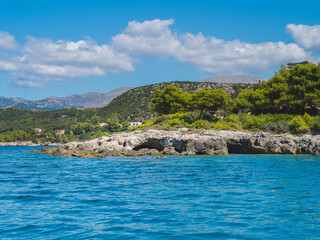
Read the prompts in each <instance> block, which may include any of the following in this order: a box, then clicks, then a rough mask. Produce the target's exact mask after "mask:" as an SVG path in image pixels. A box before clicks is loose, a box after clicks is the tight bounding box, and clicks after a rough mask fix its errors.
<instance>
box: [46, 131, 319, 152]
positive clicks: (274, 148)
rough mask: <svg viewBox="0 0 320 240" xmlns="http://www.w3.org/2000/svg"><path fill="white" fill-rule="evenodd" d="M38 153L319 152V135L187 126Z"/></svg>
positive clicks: (140, 132) (122, 134)
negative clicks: (295, 134)
mask: <svg viewBox="0 0 320 240" xmlns="http://www.w3.org/2000/svg"><path fill="white" fill-rule="evenodd" d="M41 152H42V153H47V154H53V155H54V156H65V157H99V158H103V157H106V156H141V155H159V154H163V155H224V154H314V155H320V135H318V136H311V135H301V136H292V135H272V134H269V133H248V132H240V131H216V130H202V131H198V132H194V131H190V130H188V129H180V130H179V131H159V130H148V131H134V132H130V133H120V134H114V135H110V136H106V137H101V138H98V139H94V140H91V141H86V142H71V143H67V144H63V145H60V146H58V147H56V148H49V147H44V148H42V150H41Z"/></svg>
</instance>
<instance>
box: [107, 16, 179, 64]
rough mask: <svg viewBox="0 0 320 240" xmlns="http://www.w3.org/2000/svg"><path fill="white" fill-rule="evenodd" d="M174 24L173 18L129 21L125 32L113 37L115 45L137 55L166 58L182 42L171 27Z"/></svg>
mask: <svg viewBox="0 0 320 240" xmlns="http://www.w3.org/2000/svg"><path fill="white" fill-rule="evenodd" d="M172 24H173V20H172V19H169V20H160V19H155V20H152V21H144V22H142V23H140V22H136V21H132V22H129V24H128V27H127V28H126V29H125V30H124V33H122V34H118V35H116V36H114V37H113V38H112V40H113V46H114V47H115V48H116V49H117V50H119V51H123V52H127V53H130V54H133V55H137V56H144V57H150V58H166V57H168V56H170V55H172V54H173V53H174V51H175V49H176V48H177V47H178V46H179V44H180V42H179V41H178V39H177V36H176V35H175V34H173V33H172V31H171V30H170V29H169V26H171V25H172Z"/></svg>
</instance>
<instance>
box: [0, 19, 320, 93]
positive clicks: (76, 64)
mask: <svg viewBox="0 0 320 240" xmlns="http://www.w3.org/2000/svg"><path fill="white" fill-rule="evenodd" d="M173 23H174V21H173V20H172V19H169V20H160V19H155V20H151V21H144V22H137V21H132V22H129V23H128V26H127V28H126V29H125V30H124V31H123V32H122V33H120V34H118V35H115V36H114V37H112V41H111V43H110V44H108V45H107V44H97V43H96V42H95V41H94V40H92V39H90V38H88V39H85V40H79V41H70V40H59V41H56V42H55V41H53V40H51V39H37V38H34V37H27V40H26V43H25V44H24V45H21V47H19V48H18V45H17V43H16V42H15V39H14V37H13V36H11V35H10V34H9V33H7V32H0V50H1V49H2V52H1V51H0V71H9V72H11V73H12V74H11V83H13V84H16V85H18V86H23V87H41V86H44V85H45V83H46V82H48V81H64V80H68V79H78V78H84V77H89V76H104V75H106V74H107V73H108V72H114V73H119V72H128V71H134V67H133V63H134V61H135V59H137V58H138V57H148V58H157V59H164V58H167V57H173V58H175V59H176V60H177V61H178V62H180V63H182V64H187V65H190V66H192V67H195V68H197V69H199V70H200V71H203V72H208V73H211V74H240V73H248V74H252V73H266V72H269V71H272V70H274V69H275V68H278V67H279V66H280V65H281V64H286V63H287V62H291V61H292V62H294V61H301V60H315V59H319V56H314V55H312V52H306V51H305V50H304V49H303V48H302V47H299V46H298V45H297V44H295V43H290V44H286V43H283V42H263V43H256V44H252V43H246V42H241V41H240V40H233V41H225V40H223V39H218V38H216V37H214V36H205V35H203V34H202V33H199V34H196V35H194V34H190V33H182V34H177V33H176V32H175V31H173V30H172V29H171V27H172V25H173ZM287 30H288V31H289V32H290V33H291V34H292V35H293V38H294V40H295V41H296V42H297V43H298V44H300V45H301V46H303V47H304V48H306V49H310V50H320V37H319V36H320V25H319V26H305V25H294V24H289V25H288V26H287Z"/></svg>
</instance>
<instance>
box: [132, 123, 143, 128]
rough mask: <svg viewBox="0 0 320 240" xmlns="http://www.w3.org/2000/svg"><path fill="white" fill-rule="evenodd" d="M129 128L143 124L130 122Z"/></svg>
mask: <svg viewBox="0 0 320 240" xmlns="http://www.w3.org/2000/svg"><path fill="white" fill-rule="evenodd" d="M129 123H130V125H129V128H134V127H137V126H139V125H141V124H142V122H129Z"/></svg>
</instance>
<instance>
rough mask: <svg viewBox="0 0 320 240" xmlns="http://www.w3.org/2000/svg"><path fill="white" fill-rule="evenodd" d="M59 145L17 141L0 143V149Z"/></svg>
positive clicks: (56, 144)
mask: <svg viewBox="0 0 320 240" xmlns="http://www.w3.org/2000/svg"><path fill="white" fill-rule="evenodd" d="M58 145H60V143H41V144H39V143H38V144H36V143H33V142H31V141H17V142H0V147H14V146H30V147H36V146H58Z"/></svg>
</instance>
